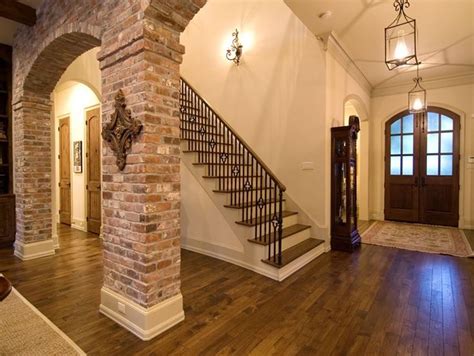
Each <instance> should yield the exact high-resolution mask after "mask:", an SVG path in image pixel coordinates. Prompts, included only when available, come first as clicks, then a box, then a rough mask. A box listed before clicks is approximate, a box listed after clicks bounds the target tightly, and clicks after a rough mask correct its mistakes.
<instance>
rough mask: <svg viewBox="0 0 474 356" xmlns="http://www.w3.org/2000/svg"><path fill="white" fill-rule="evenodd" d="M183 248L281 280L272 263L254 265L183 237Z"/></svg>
mask: <svg viewBox="0 0 474 356" xmlns="http://www.w3.org/2000/svg"><path fill="white" fill-rule="evenodd" d="M181 248H182V249H183V250H188V251H192V252H196V253H199V254H201V255H206V256H209V257H213V258H217V259H218V260H221V261H225V262H229V263H232V264H234V265H237V266H239V267H242V268H245V269H248V270H250V271H253V272H256V273H258V274H261V275H263V276H265V277H268V278H271V279H274V280H275V281H278V280H279V279H278V273H277V271H276V268H274V267H271V266H270V265H268V268H269V269H265V268H262V267H259V266H255V265H252V264H250V263H247V262H244V261H242V260H238V259H235V258H232V257H229V256H226V255H224V254H221V253H218V252H214V251H209V250H206V249H203V248H200V247H196V246H191V245H188V244H186V243H185V242H184V241H183V239H181ZM262 264H263V262H262ZM270 268H272V270H270Z"/></svg>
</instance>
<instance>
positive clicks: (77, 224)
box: [71, 219, 87, 232]
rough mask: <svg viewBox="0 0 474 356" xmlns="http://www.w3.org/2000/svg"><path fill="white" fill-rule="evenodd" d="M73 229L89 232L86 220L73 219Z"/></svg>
mask: <svg viewBox="0 0 474 356" xmlns="http://www.w3.org/2000/svg"><path fill="white" fill-rule="evenodd" d="M71 227H72V228H73V229H76V230H80V231H84V232H87V222H86V221H85V220H79V219H72V221H71Z"/></svg>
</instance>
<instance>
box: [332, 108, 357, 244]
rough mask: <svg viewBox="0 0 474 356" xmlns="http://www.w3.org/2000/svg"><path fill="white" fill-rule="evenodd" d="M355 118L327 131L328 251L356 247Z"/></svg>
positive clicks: (352, 117) (350, 118)
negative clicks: (329, 133)
mask: <svg viewBox="0 0 474 356" xmlns="http://www.w3.org/2000/svg"><path fill="white" fill-rule="evenodd" d="M359 131H360V125H359V118H358V117H357V116H351V117H349V126H342V127H333V128H332V129H331V248H332V249H333V250H343V251H354V250H355V249H356V248H357V247H359V246H360V235H359V231H358V230H357V179H356V178H357V148H356V144H357V134H358V132H359Z"/></svg>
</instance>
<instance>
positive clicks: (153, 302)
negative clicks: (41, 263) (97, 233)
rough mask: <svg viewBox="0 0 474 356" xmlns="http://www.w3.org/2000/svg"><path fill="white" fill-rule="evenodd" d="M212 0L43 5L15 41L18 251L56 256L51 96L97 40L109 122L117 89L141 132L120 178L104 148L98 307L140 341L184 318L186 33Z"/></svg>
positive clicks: (51, 0) (51, 1)
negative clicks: (182, 90) (182, 70)
mask: <svg viewBox="0 0 474 356" xmlns="http://www.w3.org/2000/svg"><path fill="white" fill-rule="evenodd" d="M205 2H206V1H205V0H170V1H166V2H163V1H159V0H146V1H140V0H134V1H115V0H102V1H96V0H84V1H75V2H69V3H68V4H67V5H65V4H64V1H61V0H44V2H43V3H42V5H41V7H40V8H39V9H38V11H37V17H38V19H37V23H36V25H35V26H34V27H31V28H29V27H23V28H21V29H20V30H19V32H18V33H17V34H16V36H15V40H14V70H15V71H14V98H13V102H14V125H15V137H14V152H15V193H16V195H17V206H16V210H17V238H16V243H15V254H16V255H17V256H19V257H20V258H23V259H28V258H36V257H41V256H46V255H50V254H52V253H54V249H53V245H52V236H51V228H52V226H51V225H52V212H51V103H50V94H51V92H52V90H53V89H54V87H55V85H56V83H57V81H58V80H59V78H60V76H61V75H62V73H63V72H64V71H65V69H66V68H67V67H68V65H69V64H70V63H72V61H73V60H74V59H75V58H76V57H77V56H79V55H80V54H82V53H83V52H85V51H86V50H88V49H90V48H93V47H96V46H98V45H101V50H100V52H99V54H98V60H99V62H100V69H101V75H102V93H101V94H102V115H103V120H102V121H103V122H108V120H109V117H110V115H111V114H112V113H113V110H114V97H115V95H116V93H117V91H118V89H122V90H123V92H124V94H125V97H126V102H127V105H128V108H129V109H130V110H131V112H132V115H133V116H134V117H135V118H137V119H139V120H140V121H141V122H142V123H143V125H144V129H143V131H142V134H141V135H140V136H139V138H138V140H137V142H136V143H135V144H134V145H133V147H132V149H131V151H130V153H129V156H128V159H127V163H128V164H127V166H126V168H125V169H124V170H123V171H119V169H118V168H117V166H116V165H115V157H114V156H113V153H112V152H111V150H110V149H109V148H108V147H107V146H105V145H104V146H103V161H102V169H103V177H102V181H103V182H102V192H103V199H102V210H103V214H102V215H103V237H104V244H103V245H104V286H103V288H102V291H101V306H100V310H101V312H102V313H103V314H105V315H107V316H108V317H110V318H111V319H113V320H115V321H116V322H118V323H119V324H121V325H122V326H124V327H125V328H127V329H128V330H130V331H131V332H133V333H135V334H136V335H137V336H139V337H140V338H142V339H150V338H152V337H154V336H156V335H157V334H159V333H161V332H162V331H164V330H166V329H168V328H169V327H171V326H173V325H174V324H176V323H178V322H180V321H181V320H183V319H184V312H183V305H182V296H181V293H180V211H179V209H180V175H179V162H180V157H179V155H180V148H179V103H178V98H179V79H180V76H179V65H180V63H181V61H182V55H183V54H184V47H183V46H182V45H180V43H179V37H180V33H181V32H182V31H183V30H184V28H185V27H186V25H187V24H188V23H189V21H190V20H191V19H192V17H193V16H194V15H195V14H196V13H197V12H198V11H199V9H200V8H201V7H202V6H203V5H204V4H205Z"/></svg>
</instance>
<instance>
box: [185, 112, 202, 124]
mask: <svg viewBox="0 0 474 356" xmlns="http://www.w3.org/2000/svg"><path fill="white" fill-rule="evenodd" d="M180 114H181V116H187V117H189V116H190V117H196V118H199V119H206V120H209V118H208V117H207V116H203V115H197V114H195V113H193V112H180ZM181 121H189V122H192V120H184V119H183V118H181Z"/></svg>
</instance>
